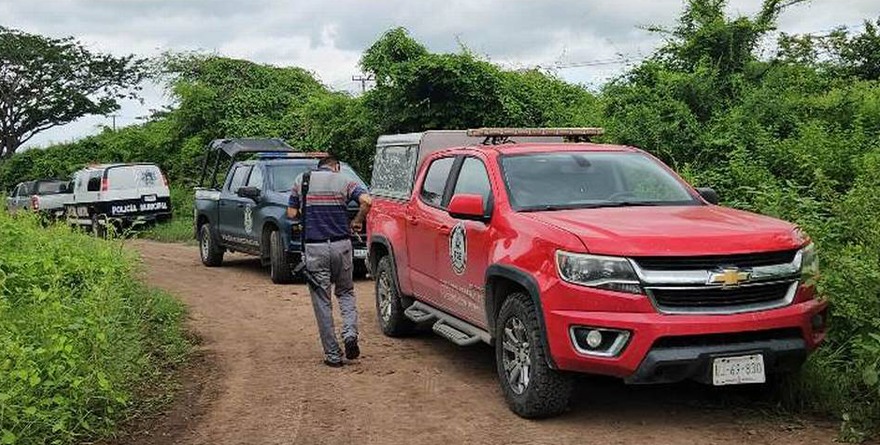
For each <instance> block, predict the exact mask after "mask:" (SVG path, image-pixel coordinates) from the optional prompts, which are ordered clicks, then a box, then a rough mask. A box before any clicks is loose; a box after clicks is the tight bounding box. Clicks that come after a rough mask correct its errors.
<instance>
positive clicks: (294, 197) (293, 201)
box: [287, 176, 302, 219]
mask: <svg viewBox="0 0 880 445" xmlns="http://www.w3.org/2000/svg"><path fill="white" fill-rule="evenodd" d="M301 184H302V176H297V178H296V179H295V180H294V181H293V187H291V189H290V198H288V199H287V217H288V218H289V219H296V217H297V216H299V204H300V203H299V190H300V187H301Z"/></svg>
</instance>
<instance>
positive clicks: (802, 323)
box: [544, 295, 827, 383]
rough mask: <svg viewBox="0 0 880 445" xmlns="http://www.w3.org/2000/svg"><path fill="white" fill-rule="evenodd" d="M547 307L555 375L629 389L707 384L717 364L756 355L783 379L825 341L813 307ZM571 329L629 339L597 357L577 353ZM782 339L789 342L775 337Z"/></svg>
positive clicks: (818, 305)
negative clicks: (588, 377)
mask: <svg viewBox="0 0 880 445" xmlns="http://www.w3.org/2000/svg"><path fill="white" fill-rule="evenodd" d="M568 297H569V298H570V297H571V296H570V295H569V296H568ZM552 301H554V300H550V301H549V302H548V303H549V304H552ZM548 303H545V307H544V310H545V325H546V330H547V338H548V346H549V348H550V354H551V357H552V359H553V363H554V364H555V366H556V367H557V368H558V369H560V370H565V371H575V372H584V373H591V374H604V375H611V376H615V377H621V378H624V379H626V380H627V381H628V382H631V383H661V382H672V381H678V380H684V379H689V378H690V379H696V380H704V381H705V379H706V376H707V375H708V374H707V372H708V371H707V370H708V369H709V367H710V366H711V359H712V358H713V357H716V356H730V355H745V354H748V353H751V352H760V353H761V354H763V355H764V359H765V363H766V367H767V370H768V372H769V373H774V372H782V371H785V370H789V369H793V368H797V367H798V366H800V364H801V363H802V362H803V360H804V359H805V358H806V356H807V354H808V353H809V352H811V351H812V350H814V349H815V348H816V347H817V346H818V345H819V343H821V342H822V340H823V339H824V337H825V331H824V327H821V328H819V329H814V326H813V323H812V321H811V320H813V317H814V316H815V315H817V314H823V313H824V311H826V309H827V304H826V303H825V302H823V301H819V300H815V299H809V300H803V299H797V300H795V302H794V303H793V304H791V305H789V306H786V307H783V308H779V309H772V310H766V311H760V312H749V313H740V314H730V315H667V314H661V313H658V312H656V311H650V312H647V311H645V312H613V311H602V312H598V311H585V310H564V309H553V308H548V307H547V304H548ZM615 309H617V308H615ZM621 309H622V308H621ZM573 327H593V328H606V329H617V330H625V331H628V332H629V333H630V336H629V339H628V341H627V344H626V345H625V346H624V347H623V349H622V350H621V351H620V353H619V354H618V355H616V356H614V357H600V356H595V355H588V354H585V353H583V352H581V351H578V348H576V347H575V345H574V341H573V339H572V336H571V335H570V334H569V333H570V330H571V329H572V328H573ZM783 331H785V332H787V333H788V335H783V336H781V337H774V336H773V335H770V334H773V333H777V332H783ZM762 333H767V334H768V335H764V336H762V335H761V334H762ZM791 333H794V334H793V335H791ZM743 334H757V335H745V336H744V335H743ZM707 338H711V339H712V341H706V340H707ZM670 339H671V340H674V341H667V340H670ZM670 344H671V345H672V346H670Z"/></svg>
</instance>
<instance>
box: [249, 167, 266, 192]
mask: <svg viewBox="0 0 880 445" xmlns="http://www.w3.org/2000/svg"><path fill="white" fill-rule="evenodd" d="M247 186H248V187H256V188H258V189H262V188H263V169H262V168H259V167H254V169H253V170H252V171H251V176H250V178H248V182H247Z"/></svg>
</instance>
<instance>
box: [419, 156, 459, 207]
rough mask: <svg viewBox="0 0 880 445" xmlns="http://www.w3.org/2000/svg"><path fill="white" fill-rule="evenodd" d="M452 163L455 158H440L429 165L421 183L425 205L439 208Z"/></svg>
mask: <svg viewBox="0 0 880 445" xmlns="http://www.w3.org/2000/svg"><path fill="white" fill-rule="evenodd" d="M453 161H455V158H441V159H437V160H436V161H434V162H432V163H431V166H430V167H429V168H428V173H427V175H425V182H424V183H422V192H421V195H422V200H424V201H425V203H427V204H429V205H432V206H435V207H440V204H441V203H442V201H443V191H444V189H446V180H447V179H448V178H449V170H451V169H452V163H453Z"/></svg>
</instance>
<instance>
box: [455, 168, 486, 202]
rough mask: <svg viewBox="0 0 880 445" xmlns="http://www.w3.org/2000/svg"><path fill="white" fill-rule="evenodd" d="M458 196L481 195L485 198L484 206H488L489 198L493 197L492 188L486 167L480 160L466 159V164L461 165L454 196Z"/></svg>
mask: <svg viewBox="0 0 880 445" xmlns="http://www.w3.org/2000/svg"><path fill="white" fill-rule="evenodd" d="M458 194H470V195H480V196H482V197H483V205H484V206H486V205H488V203H489V197H490V196H492V186H491V185H490V184H489V173H488V172H487V171H486V166H485V165H483V162H482V161H480V160H479V159H477V158H465V160H464V163H462V164H461V171H460V172H459V174H458V181H457V182H456V183H455V191H454V192H453V193H452V195H453V196H455V195H458Z"/></svg>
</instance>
